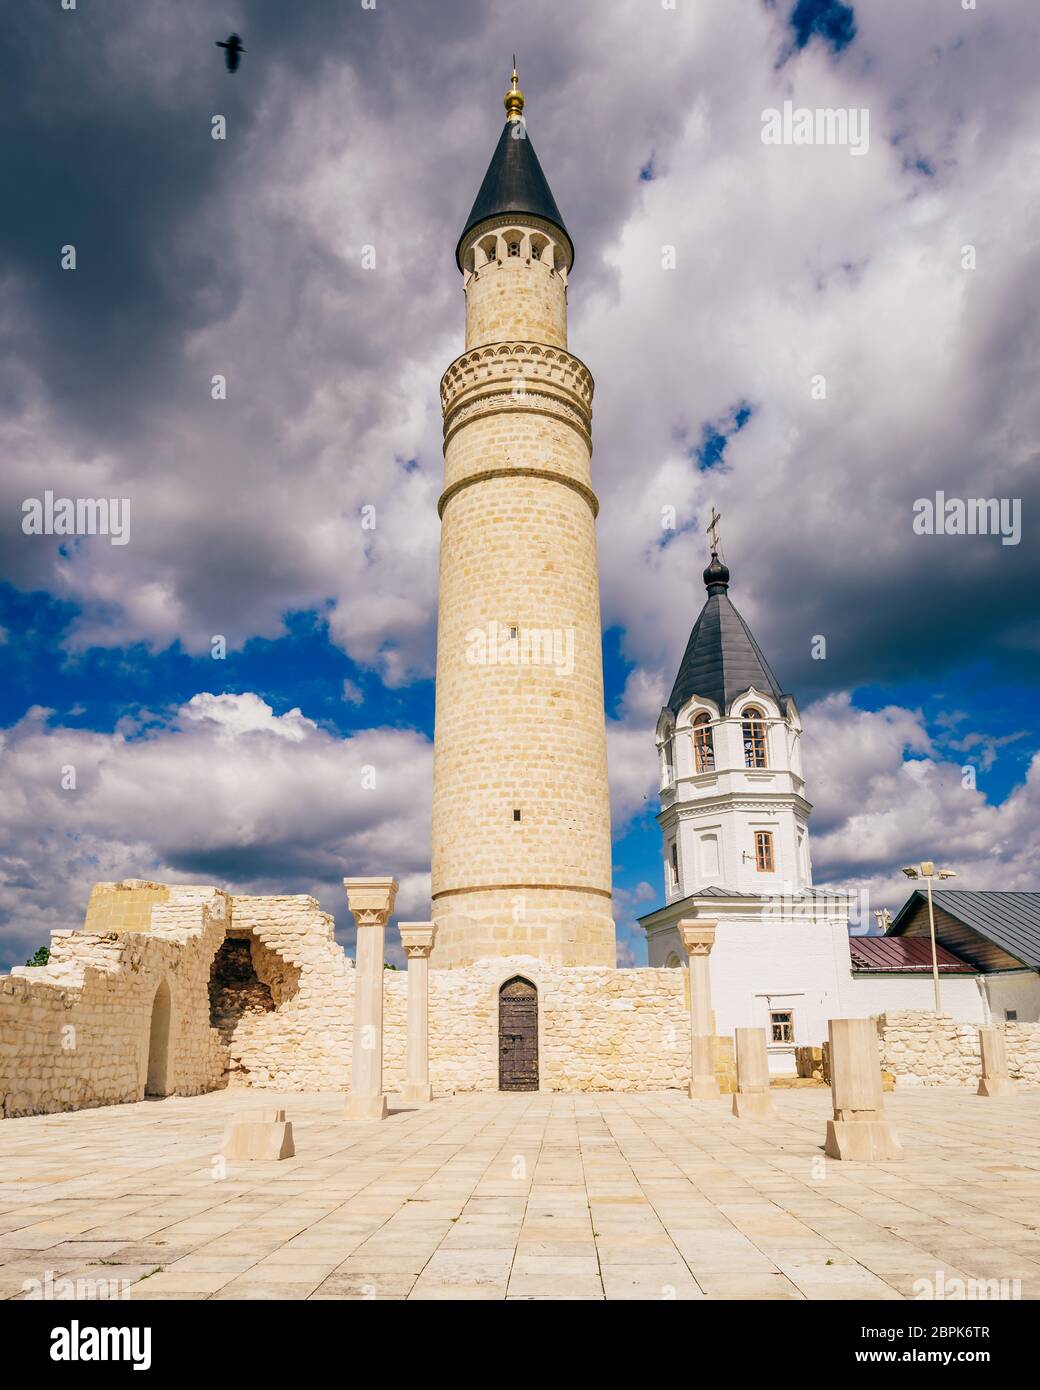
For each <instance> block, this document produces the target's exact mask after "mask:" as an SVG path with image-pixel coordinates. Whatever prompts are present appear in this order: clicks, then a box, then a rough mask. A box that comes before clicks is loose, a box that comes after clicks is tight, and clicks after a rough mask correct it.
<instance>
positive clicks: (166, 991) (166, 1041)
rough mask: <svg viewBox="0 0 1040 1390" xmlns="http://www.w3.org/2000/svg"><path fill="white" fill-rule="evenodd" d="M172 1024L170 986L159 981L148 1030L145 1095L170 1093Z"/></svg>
mask: <svg viewBox="0 0 1040 1390" xmlns="http://www.w3.org/2000/svg"><path fill="white" fill-rule="evenodd" d="M172 1024H173V999H172V997H171V995H170V986H169V985H168V984H167V982H166V981H165V980H161V981H160V982H159V987H158V989H157V990H156V991H155V995H154V997H153V999H152V1016H151V1021H150V1023H149V1031H148V1071H147V1075H146V1080H145V1083H144V1093H145V1095H146V1096H168V1095H169V1094H170V1089H171V1088H170V1061H171V1059H170V1032H171V1027H172Z"/></svg>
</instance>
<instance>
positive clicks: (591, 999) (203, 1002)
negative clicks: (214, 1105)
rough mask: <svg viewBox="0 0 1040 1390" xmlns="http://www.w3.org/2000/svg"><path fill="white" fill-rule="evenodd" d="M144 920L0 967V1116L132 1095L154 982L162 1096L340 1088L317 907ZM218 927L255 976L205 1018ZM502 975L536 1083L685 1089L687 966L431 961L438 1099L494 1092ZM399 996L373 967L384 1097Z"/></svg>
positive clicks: (181, 898)
mask: <svg viewBox="0 0 1040 1390" xmlns="http://www.w3.org/2000/svg"><path fill="white" fill-rule="evenodd" d="M117 887H118V885H117ZM154 887H155V885H148V886H147V889H146V890H145V891H147V892H149V893H151V892H152V890H153V888H154ZM107 888H108V885H106V889H107ZM133 891H134V892H135V893H136V892H137V891H138V890H137V889H136V888H135V889H134V890H133ZM120 901H123V900H122V899H121V900H120ZM125 901H130V900H129V899H126V900H125ZM135 911H136V906H135ZM149 912H150V918H149V923H148V927H147V930H144V931H137V930H133V929H129V928H127V927H123V928H121V929H120V930H117V931H106V932H92V931H86V930H84V931H78V932H56V933H54V934H53V937H52V948H51V949H52V955H51V962H50V964H49V965H47V966H44V967H37V968H23V969H20V970H15V971H13V972H12V974H11V975H10V976H6V977H0V1114H3V1115H4V1116H15V1115H28V1114H38V1113H47V1112H50V1111H55V1110H72V1109H79V1108H81V1107H85V1106H94V1105H110V1104H117V1103H120V1102H125V1101H133V1100H140V1099H141V1098H142V1097H143V1095H144V1089H145V1082H146V1078H147V1070H148V1055H149V1047H150V1029H151V1020H152V1006H153V1001H154V999H155V996H156V990H157V989H158V987H159V985H160V983H161V982H162V981H163V980H166V981H167V983H168V984H169V986H170V989H171V994H172V1018H173V1022H172V1026H171V1034H170V1039H171V1041H170V1056H171V1062H170V1068H169V1073H168V1077H169V1085H168V1087H167V1090H168V1092H172V1093H176V1094H179V1095H195V1094H198V1093H199V1092H201V1091H206V1090H213V1089H217V1088H220V1087H223V1086H236V1087H237V1086H243V1087H251V1088H258V1089H267V1090H279V1091H311V1090H314V1091H316V1090H342V1091H346V1090H348V1089H349V1085H350V1071H351V1045H352V1036H353V1014H354V962H353V961H352V960H350V959H349V958H348V957H347V956H346V955H345V954H344V952H343V950H342V948H341V947H340V946H339V945H338V944H337V943H336V940H335V937H334V924H333V920H332V918H331V917H330V916H329V915H328V914H327V913H325V912H323V911H322V910H321V908H320V907H319V905H318V903H317V902H316V901H315V899H313V898H311V897H305V896H262V897H256V896H245V895H235V896H233V897H232V896H229V895H227V894H225V893H223V892H220V891H218V890H217V889H214V888H208V887H207V888H183V887H179V886H176V885H174V886H172V887H170V889H169V895H168V899H167V900H166V901H163V900H161V899H160V898H157V899H156V900H155V901H153V902H151V903H150V904H149ZM124 915H125V914H124ZM228 936H230V937H235V938H239V939H242V938H248V940H249V942H250V952H249V956H250V961H251V964H252V970H253V972H254V973H255V977H256V978H255V981H253V982H252V983H248V982H247V983H246V984H245V985H244V987H243V992H242V995H241V999H240V1001H237V1003H238V1005H239V1006H238V1007H236V1001H235V999H234V998H233V997H232V995H233V989H231V988H230V987H220V988H218V987H217V986H215V991H214V995H213V1001H214V1005H215V1007H216V1013H215V1014H214V1015H212V1017H213V1018H214V1019H215V1021H216V1022H217V1023H218V1024H219V1027H214V1026H212V1025H211V998H210V976H211V969H212V966H213V961H214V958H215V957H216V955H217V952H218V951H219V949H220V947H221V945H222V943H223V942H224V940H225V938H226V937H228ZM247 973H248V972H247ZM514 975H523V976H524V977H525V978H526V979H528V980H530V981H531V982H532V983H533V984H534V985H535V986H536V987H537V990H538V1019H539V1079H540V1084H541V1086H542V1087H543V1088H544V1089H547V1090H559V1091H644V1090H657V1089H670V1088H675V1089H683V1090H684V1089H685V1088H686V1086H687V1084H688V1082H689V1068H690V1022H689V1020H690V1012H689V973H688V971H685V970H654V969H639V970H618V969H612V968H609V967H606V966H566V967H564V966H557V965H551V964H546V963H545V962H544V961H543V960H540V959H538V958H536V957H534V956H520V957H513V958H493V959H484V960H480V961H477V962H476V963H475V964H473V965H471V966H466V967H460V968H458V969H454V970H431V971H430V977H429V978H430V1076H431V1081H432V1083H433V1087H434V1089H435V1090H436V1091H442V1092H443V1091H452V1090H458V1091H474V1090H486V1091H494V1090H497V1088H498V992H499V989H500V987H501V985H502V984H503V983H505V981H506V980H509V979H511V978H512V977H513V976H514ZM217 983H218V985H219V976H218V977H217ZM268 996H269V1003H270V1005H273V1007H269V1006H268V1004H267V1002H266V1001H267V1000H268ZM407 997H408V976H407V972H406V971H404V970H400V971H392V970H387V971H386V972H385V974H384V996H383V998H384V1054H383V1056H384V1087H385V1089H386V1090H387V1091H395V1090H399V1089H400V1088H401V1087H402V1086H403V1085H404V1082H405V1047H406V1036H407ZM65 1025H71V1031H70V1030H69V1029H68V1028H66V1027H65ZM716 1056H717V1074H718V1078H719V1085H720V1088H721V1090H723V1091H724V1092H729V1091H732V1090H734V1089H735V1068H734V1061H733V1043H732V1039H731V1038H718V1039H716Z"/></svg>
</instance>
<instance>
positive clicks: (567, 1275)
mask: <svg viewBox="0 0 1040 1390" xmlns="http://www.w3.org/2000/svg"><path fill="white" fill-rule="evenodd" d="M773 1095H774V1098H775V1101H776V1108H777V1112H778V1115H779V1119H778V1120H777V1121H775V1122H771V1123H749V1122H743V1121H737V1120H734V1119H732V1118H731V1117H730V1113H729V1104H730V1103H729V1098H728V1097H727V1098H724V1099H721V1100H718V1101H714V1102H700V1101H689V1100H687V1099H685V1098H684V1097H683V1096H681V1095H679V1094H676V1093H674V1092H668V1093H656V1094H649V1095H646V1094H643V1095H618V1094H582V1095H551V1094H538V1093H533V1094H530V1095H524V1094H512V1095H509V1094H501V1095H486V1094H483V1095H482V1094H467V1095H458V1096H451V1097H444V1098H439V1099H437V1100H435V1101H434V1102H433V1103H432V1104H430V1105H426V1106H423V1107H421V1108H419V1109H414V1110H404V1109H401V1110H395V1111H394V1112H393V1113H392V1114H391V1117H390V1119H388V1120H387V1121H384V1122H383V1123H347V1122H345V1121H344V1120H343V1119H342V1118H341V1116H342V1113H343V1107H344V1098H343V1096H341V1095H332V1094H324V1095H300V1094H295V1095H286V1096H284V1097H283V1096H280V1097H278V1101H277V1103H278V1104H284V1106H285V1107H286V1110H287V1113H288V1115H289V1117H290V1118H291V1119H292V1121H293V1123H294V1127H295V1132H296V1148H297V1157H295V1158H293V1159H289V1160H286V1161H283V1162H281V1163H263V1164H261V1163H253V1164H245V1163H232V1164H229V1165H228V1169H227V1175H226V1176H225V1177H222V1178H221V1177H220V1176H219V1173H220V1166H219V1160H218V1159H217V1158H216V1155H217V1154H218V1153H219V1149H220V1142H221V1135H222V1132H223V1126H224V1122H225V1120H226V1118H227V1117H228V1116H229V1115H230V1114H231V1113H233V1112H238V1111H242V1110H245V1109H249V1108H250V1107H257V1108H259V1107H260V1106H261V1105H264V1106H269V1105H271V1104H273V1103H274V1098H273V1097H272V1096H271V1095H270V1094H267V1095H265V1096H264V1097H263V1098H260V1097H257V1096H253V1095H248V1094H243V1093H242V1092H241V1091H238V1092H230V1093H229V1092H226V1091H224V1092H214V1093H210V1094H208V1095H203V1096H197V1097H193V1098H181V1097H173V1098H170V1099H167V1100H161V1101H145V1102H142V1103H139V1104H134V1105H119V1106H109V1107H105V1108H102V1109H95V1110H82V1111H78V1112H75V1113H71V1114H63V1115H44V1116H34V1117H30V1118H26V1119H19V1120H8V1121H5V1122H3V1123H2V1124H0V1297H3V1298H7V1299H12V1298H21V1297H25V1290H24V1287H23V1285H24V1281H26V1280H38V1281H40V1282H43V1281H44V1280H45V1278H46V1277H47V1273H48V1271H49V1272H50V1276H51V1278H52V1279H53V1280H54V1281H57V1280H59V1279H67V1280H77V1279H79V1280H98V1279H112V1280H128V1281H133V1282H132V1284H131V1285H130V1297H131V1298H169V1299H186V1298H190V1299H206V1298H219V1299H234V1298H258V1299H265V1298H277V1299H287V1298H319V1299H329V1298H339V1299H342V1298H382V1299H386V1298H390V1299H403V1298H413V1299H443V1298H448V1299H451V1298H482V1299H502V1298H571V1299H573V1298H590V1299H601V1298H647V1299H661V1298H679V1299H691V1298H709V1299H711V1298H716V1299H726V1298H755V1299H757V1298H788V1299H801V1298H810V1299H820V1298H825V1299H826V1298H841V1299H860V1298H863V1299H900V1298H906V1297H914V1296H915V1294H914V1283H915V1281H916V1280H920V1279H928V1280H931V1281H935V1280H936V1279H937V1277H938V1275H939V1272H940V1271H942V1275H943V1278H944V1280H945V1282H946V1286H947V1290H949V1289H950V1287H951V1281H953V1280H957V1279H960V1280H964V1281H967V1280H969V1279H975V1280H1001V1279H1008V1280H1016V1279H1017V1280H1020V1281H1021V1297H1022V1298H1038V1297H1040V1092H1036V1091H1033V1092H1027V1093H1023V1094H1021V1095H1019V1096H1017V1097H1013V1098H1009V1099H998V1100H987V1099H983V1098H980V1097H977V1096H975V1095H972V1094H970V1093H969V1092H967V1091H951V1090H948V1089H945V1090H938V1089H936V1090H918V1091H916V1092H904V1093H902V1094H899V1093H896V1094H893V1095H889V1096H886V1098H885V1103H886V1110H887V1113H888V1115H889V1116H890V1118H891V1119H892V1120H893V1122H894V1124H895V1126H896V1128H897V1130H898V1133H899V1135H900V1138H901V1139H902V1141H903V1143H904V1145H905V1147H906V1158H905V1160H904V1161H903V1162H901V1163H892V1164H866V1163H839V1162H833V1161H830V1160H825V1159H824V1157H823V1152H822V1149H821V1147H820V1145H821V1143H822V1139H823V1134H824V1128H825V1124H826V1121H827V1119H828V1118H829V1116H830V1114H831V1096H830V1091H829V1089H824V1088H819V1089H807V1090H774V1092H773ZM953 1287H956V1286H955V1285H954V1286H953Z"/></svg>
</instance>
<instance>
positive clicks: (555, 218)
mask: <svg viewBox="0 0 1040 1390" xmlns="http://www.w3.org/2000/svg"><path fill="white" fill-rule="evenodd" d="M505 106H506V123H505V126H504V128H503V130H502V134H501V135H500V136H499V140H498V144H497V145H496V146H495V153H494V154H493V155H492V156H491V163H490V164H489V165H488V168H487V173H486V174H485V175H484V182H483V183H482V184H481V185H480V192H479V193H478V194H477V197H476V201H475V202H474V204H473V207H472V208H471V209H470V214H469V217H467V218H466V225H465V227H464V228H463V229H462V235H461V236H460V237H459V242H458V245H457V246H456V248H455V260H456V261H457V262H458V265H459V269H460V270H461V269H462V259H461V252H462V243H463V242H464V241H465V239H466V237H467V236H468V235H469V233H470V232H471V231H472V230H473V228H474V227H475V226H477V224H478V223H480V222H485V221H487V219H488V218H489V217H500V216H503V215H504V214H507V213H515V214H517V215H518V216H520V215H523V214H526V215H527V216H529V217H539V218H541V219H542V221H544V222H549V223H551V224H552V225H553V226H554V227H556V228H557V229H558V230H559V231H560V232H562V233H563V235H564V238H565V239H566V242H567V250H568V252H569V253H570V260H571V262H572V263H573V261H574V247H573V246H572V244H571V239H570V236H569V235H568V232H567V228H566V227H565V226H564V223H563V218H562V217H561V215H560V209H559V208H558V207H557V206H556V199H555V198H554V197H553V195H552V190H551V189H550V187H549V184H548V182H547V181H546V177H545V175H544V174H543V173H542V166H541V165H540V164H539V163H538V156H537V155H536V154H535V152H534V146H533V145H532V144H531V140H530V137H529V136H528V134H527V124H526V122H525V121H524V116H523V110H524V94H523V92H521V91H520V88H519V87H518V86H517V76H516V67H515V66H514V68H513V84H512V86H511V87H510V89H509V91H508V92H507V93H506V96H505Z"/></svg>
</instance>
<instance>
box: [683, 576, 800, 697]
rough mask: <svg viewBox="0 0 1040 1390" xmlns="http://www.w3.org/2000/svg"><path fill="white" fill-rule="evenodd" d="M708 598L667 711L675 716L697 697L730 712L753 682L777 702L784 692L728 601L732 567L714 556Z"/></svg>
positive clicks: (707, 580) (757, 688)
mask: <svg viewBox="0 0 1040 1390" xmlns="http://www.w3.org/2000/svg"><path fill="white" fill-rule="evenodd" d="M704 582H705V584H706V585H707V587H708V599H707V602H706V603H705V605H704V607H703V608H702V609H701V611H700V616H699V617H698V619H697V621H696V622H695V623H694V625H693V631H692V632H691V633H690V640H689V641H688V642H687V644H686V651H685V653H684V655H683V659H682V661H681V663H680V665H679V673H678V675H677V676H676V677H675V684H674V685H673V686H672V693H671V695H669V697H668V709H670V710H671V711H672V713H673V714H678V712H679V710H680V709H681V708H682V706H683V705H684V704H685V703H686V701H687V700H689V699H690V697H691V696H693V695H698V696H700V698H701V699H702V700H711V701H713V702H714V703H715V704H716V705H717V706H718V708H719V712H720V713H721V714H726V713H727V712H728V710H729V708H730V706H731V705H732V703H733V701H734V700H735V699H736V698H737V696H738V695H743V694H744V692H745V691H746V690H748V689H749V688H750V687H751V686H754V687H755V689H756V690H760V691H761V692H762V694H763V695H772V697H773V699H774V700H775V701H776V702H777V704H778V705H781V706H782V705H783V703H784V696H783V694H782V693H781V690H780V686H779V684H778V683H777V679H776V677H775V676H774V675H773V673H772V671H771V670H770V669H769V663H768V662H767V661H766V659H765V657H764V656H763V655H762V650H761V648H760V647H759V645H758V643H757V642H756V641H755V639H754V637H752V635H751V629H750V628H749V627H748V625H747V623H746V622H745V621H744V619H743V618H742V617H741V616H740V614H739V613H738V612H737V610H736V609H735V608H734V607H733V604H732V603H731V602H730V600H729V594H728V593H727V589H728V588H729V570H728V569H727V568H726V566H725V565H723V564H720V563H719V561H718V559H717V558H716V557H715V556H712V562H711V564H710V565H709V566H708V568H707V569H706V570H705V571H704Z"/></svg>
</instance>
